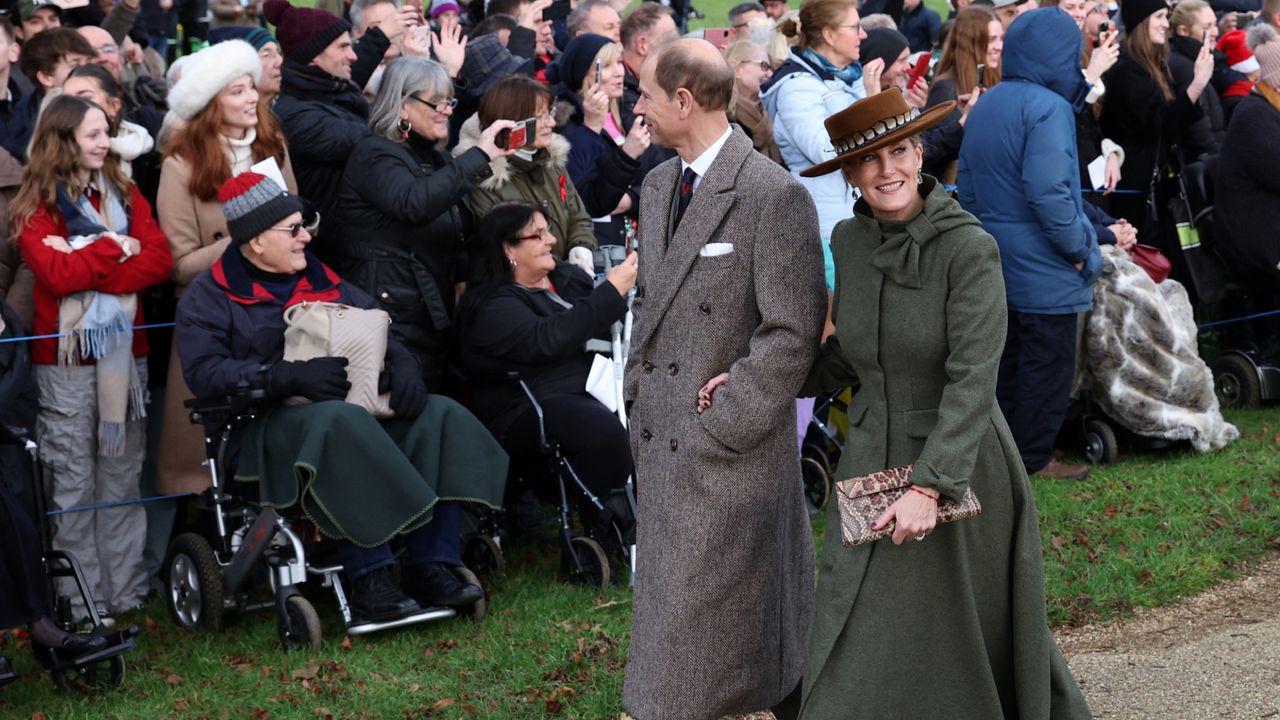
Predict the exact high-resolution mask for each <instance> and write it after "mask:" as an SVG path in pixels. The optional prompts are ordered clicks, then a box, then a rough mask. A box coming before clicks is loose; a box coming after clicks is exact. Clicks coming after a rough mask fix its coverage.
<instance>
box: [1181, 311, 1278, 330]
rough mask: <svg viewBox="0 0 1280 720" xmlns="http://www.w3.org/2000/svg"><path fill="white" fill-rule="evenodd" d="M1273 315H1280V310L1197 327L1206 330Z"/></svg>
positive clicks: (1216, 321)
mask: <svg viewBox="0 0 1280 720" xmlns="http://www.w3.org/2000/svg"><path fill="white" fill-rule="evenodd" d="M1271 315H1280V310H1268V311H1267V312H1260V313H1254V314H1252V315H1245V316H1244V317H1238V318H1231V319H1230V320H1214V321H1213V322H1207V323H1201V324H1199V325H1197V326H1196V327H1197V328H1199V329H1201V330H1203V329H1205V328H1211V327H1217V326H1218V325H1230V324H1231V323H1238V322H1244V321H1245V320H1255V319H1257V318H1261V317H1269V316H1271Z"/></svg>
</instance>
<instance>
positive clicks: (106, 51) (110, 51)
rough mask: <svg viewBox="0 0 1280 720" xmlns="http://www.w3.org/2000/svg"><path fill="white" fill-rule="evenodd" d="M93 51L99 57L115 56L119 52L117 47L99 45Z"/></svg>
mask: <svg viewBox="0 0 1280 720" xmlns="http://www.w3.org/2000/svg"><path fill="white" fill-rule="evenodd" d="M94 49H95V50H97V51H98V54H99V55H115V54H116V53H119V52H120V46H119V45H99V46H98V47H96V48H94Z"/></svg>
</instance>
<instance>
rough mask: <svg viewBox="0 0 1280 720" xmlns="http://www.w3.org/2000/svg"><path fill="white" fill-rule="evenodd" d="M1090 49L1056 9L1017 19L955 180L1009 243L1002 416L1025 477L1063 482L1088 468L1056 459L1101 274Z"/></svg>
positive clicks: (1005, 250) (974, 115) (966, 201)
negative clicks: (1083, 165)
mask: <svg viewBox="0 0 1280 720" xmlns="http://www.w3.org/2000/svg"><path fill="white" fill-rule="evenodd" d="M1073 30H1074V32H1073ZM1082 43H1083V40H1082V38H1081V35H1080V31H1079V29H1078V28H1076V25H1075V21H1074V20H1072V19H1071V16H1070V15H1068V14H1067V13H1065V12H1063V11H1062V10H1060V9H1058V8H1044V9H1040V10H1032V11H1031V12H1028V13H1026V14H1025V15H1024V16H1022V17H1019V18H1018V19H1017V20H1015V21H1014V22H1013V24H1012V25H1011V26H1010V27H1009V34H1008V35H1006V36H1005V46H1004V61H1003V75H1004V78H1003V79H1002V80H1001V81H1000V84H998V85H996V86H995V87H994V88H992V89H991V90H989V91H988V92H987V93H985V94H984V95H983V98H982V102H981V103H978V105H976V106H975V107H974V109H973V111H972V112H971V113H970V116H969V122H968V123H966V125H965V137H964V142H963V144H962V145H961V146H960V169H959V173H958V175H957V178H956V182H957V184H958V185H959V200H960V204H961V205H963V206H964V207H965V209H967V210H969V211H970V212H972V213H973V214H975V215H977V216H978V219H979V220H981V221H982V224H983V226H984V227H985V228H986V230H987V232H989V233H991V234H992V235H993V236H995V238H996V242H997V243H999V245H1000V261H1001V264H1002V266H1003V269H1004V282H1005V291H1006V294H1007V297H1008V302H1009V333H1008V336H1007V338H1006V340H1005V348H1004V356H1003V357H1002V358H1001V360H1000V379H999V383H998V385H997V395H998V399H999V401H1000V409H1001V410H1002V411H1003V412H1004V414H1005V418H1006V419H1007V420H1008V421H1009V427H1010V429H1011V430H1012V431H1013V437H1014V440H1015V441H1017V443H1018V451H1019V453H1020V454H1021V455H1022V462H1023V464H1025V465H1026V467H1027V471H1028V472H1031V473H1038V474H1041V475H1045V476H1049V477H1056V478H1065V479H1078V478H1081V477H1084V476H1085V475H1086V474H1087V473H1088V468H1087V467H1085V466H1083V465H1077V466H1071V465H1066V464H1064V463H1061V462H1058V461H1057V460H1054V459H1053V455H1052V453H1053V441H1054V438H1055V437H1056V436H1057V434H1058V430H1059V428H1060V427H1061V426H1062V421H1063V418H1064V417H1065V416H1066V410H1067V402H1068V400H1069V395H1070V392H1071V381H1072V377H1073V376H1074V372H1075V354H1076V353H1075V345H1076V314H1077V313H1080V312H1083V311H1085V310H1088V309H1089V308H1090V307H1091V306H1092V305H1093V282H1094V280H1096V279H1097V277H1098V275H1099V274H1101V272H1102V254H1101V252H1100V251H1099V249H1098V242H1097V237H1096V234H1095V232H1094V229H1093V226H1092V225H1091V223H1090V222H1089V219H1088V217H1087V216H1086V215H1085V212H1084V204H1083V201H1082V200H1081V196H1080V168H1079V162H1078V160H1077V155H1076V143H1075V132H1076V129H1075V116H1076V111H1077V110H1078V109H1079V108H1080V107H1081V106H1082V104H1083V102H1084V98H1085V95H1086V94H1087V93H1088V90H1089V86H1088V83H1086V82H1085V80H1084V77H1083V75H1082V74H1081V72H1080V53H1081V46H1082Z"/></svg>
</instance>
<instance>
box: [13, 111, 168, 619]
mask: <svg viewBox="0 0 1280 720" xmlns="http://www.w3.org/2000/svg"><path fill="white" fill-rule="evenodd" d="M108 128H109V125H108V121H107V114H106V112H104V111H103V109H102V108H100V107H98V106H97V105H95V104H94V103H92V102H90V101H88V100H85V99H83V98H79V97H75V96H73V95H65V94H64V95H60V96H58V97H56V98H54V99H53V100H52V101H50V102H49V104H48V106H47V107H46V108H45V109H44V112H43V113H42V114H41V116H40V121H39V123H38V124H37V125H36V129H35V132H34V135H33V137H32V141H31V153H30V162H29V163H28V165H27V168H26V170H25V171H24V173H23V182H22V187H21V189H20V190H18V194H17V196H15V197H14V200H13V203H12V204H11V205H10V207H9V212H10V218H11V219H12V222H13V228H14V232H15V234H16V235H18V238H19V241H18V242H19V247H20V248H21V250H22V256H23V258H24V259H25V260H26V262H27V264H28V265H29V266H30V268H31V271H32V273H33V274H34V275H35V279H36V285H35V292H34V298H35V306H36V315H35V327H34V329H35V332H36V334H37V335H45V336H57V337H56V339H55V337H47V338H43V339H40V340H36V341H35V342H33V343H32V345H31V359H32V362H33V363H34V364H35V365H36V382H37V386H38V389H39V402H40V409H39V413H38V415H37V419H36V433H37V436H38V438H39V441H40V452H41V459H42V460H43V462H44V465H45V467H46V469H47V470H48V473H49V477H50V480H51V485H50V504H51V505H52V506H53V507H54V508H56V509H64V508H72V507H82V506H87V505H96V504H102V503H118V502H121V501H127V500H133V499H136V498H137V497H138V480H139V477H140V475H141V472H142V460H143V457H144V455H145V452H146V438H145V420H144V418H145V416H146V387H147V362H146V354H147V337H146V333H145V332H144V331H142V330H134V329H133V328H134V327H136V326H139V325H142V324H143V322H144V319H143V317H142V312H141V306H140V304H139V303H138V299H137V294H138V293H139V292H141V291H142V290H144V289H146V288H147V287H149V286H151V285H154V284H156V283H161V282H164V281H165V280H166V279H167V278H168V276H169V267H170V255H169V246H168V243H167V242H166V241H165V238H164V234H163V233H162V232H161V231H160V228H159V227H158V226H157V225H156V222H155V220H154V219H152V216H151V206H150V204H148V203H147V201H146V198H144V197H143V196H142V193H141V192H139V191H138V188H137V186H136V185H134V184H133V182H132V181H131V180H129V178H128V177H126V176H125V174H124V173H123V172H121V170H120V159H119V157H118V156H116V155H115V154H114V153H112V152H111V136H110V133H109V130H108ZM145 538H146V514H145V512H144V511H143V508H142V507H141V506H140V505H126V506H123V507H110V508H105V509H101V510H96V511H93V512H76V513H68V514H65V515H60V516H59V517H58V518H57V520H56V522H55V528H54V538H53V544H54V547H56V548H58V549H60V550H69V551H71V552H72V553H74V554H75V556H76V557H77V559H78V560H79V562H80V566H81V570H82V571H83V573H84V577H85V580H86V581H87V582H88V584H89V586H90V587H91V588H92V589H93V595H94V597H95V598H97V599H98V600H99V601H101V602H102V603H104V604H105V605H106V609H107V610H108V611H109V612H120V611H124V610H128V609H132V608H134V607H136V606H137V605H138V604H139V603H141V602H142V599H143V597H144V595H145V594H146V573H145V571H144V569H143V561H142V548H143V544H144V541H145ZM69 594H70V595H71V597H72V598H73V600H72V602H73V603H77V604H78V603H79V602H80V600H79V593H77V592H70V593H69ZM76 609H78V610H80V611H81V612H84V609H83V608H78V607H77V608H76Z"/></svg>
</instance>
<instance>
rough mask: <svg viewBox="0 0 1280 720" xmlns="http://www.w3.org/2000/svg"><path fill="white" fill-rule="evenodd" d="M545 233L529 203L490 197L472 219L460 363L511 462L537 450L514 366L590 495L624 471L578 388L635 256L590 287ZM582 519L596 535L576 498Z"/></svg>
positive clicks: (624, 447)
mask: <svg viewBox="0 0 1280 720" xmlns="http://www.w3.org/2000/svg"><path fill="white" fill-rule="evenodd" d="M555 240H556V239H555V237H554V236H553V235H551V233H550V231H549V230H548V229H547V219H546V218H545V217H544V216H543V214H542V212H541V210H540V209H539V207H538V206H537V205H535V204H533V203H531V202H528V201H525V200H510V201H506V202H502V203H499V204H497V205H495V206H494V207H493V209H492V210H490V211H489V214H488V215H486V216H485V217H484V219H483V220H482V221H481V222H480V226H479V231H478V233H477V241H476V244H475V246H474V247H473V248H472V253H471V267H470V269H471V274H470V277H469V280H468V282H467V292H466V294H465V295H463V297H462V306H461V307H460V308H459V311H458V334H459V342H460V345H461V358H462V367H463V369H464V370H465V372H466V373H467V377H468V379H469V380H470V382H471V384H472V388H473V391H474V396H473V401H472V404H471V411H472V412H474V413H475V414H476V416H477V417H479V418H480V420H481V421H483V422H484V423H485V425H487V426H488V427H489V430H490V431H491V432H492V433H493V435H494V437H496V438H497V439H498V442H499V443H501V444H502V446H503V448H504V449H506V451H507V453H508V454H509V455H510V456H511V457H512V462H513V463H515V464H518V463H520V462H521V460H526V461H527V460H530V459H534V458H536V456H537V453H538V450H539V447H538V428H537V416H536V415H535V413H534V411H533V408H532V407H531V406H530V404H529V401H528V399H527V397H526V396H525V395H524V392H523V390H522V389H521V388H520V385H519V384H518V383H516V382H514V381H513V380H512V379H511V378H510V373H512V372H516V373H519V375H520V378H521V379H522V380H524V381H525V382H526V383H527V384H528V385H529V387H530V389H531V391H532V392H533V394H534V397H536V398H537V399H538V402H539V404H540V405H542V409H543V413H544V416H545V423H546V431H547V435H548V439H550V440H552V441H554V442H558V443H559V444H560V447H561V450H562V451H563V453H564V455H565V457H567V458H568V459H569V462H570V463H571V464H572V465H573V467H574V471H575V472H576V473H577V474H578V476H579V477H580V478H581V479H582V481H583V482H584V483H585V484H586V485H587V487H588V488H590V489H591V491H592V493H594V494H595V495H596V496H597V497H600V498H605V497H607V496H608V495H609V493H610V492H612V491H613V490H615V489H617V488H620V487H622V485H623V484H624V483H625V482H626V479H627V476H628V475H629V474H630V473H631V449H630V443H629V441H628V438H627V431H626V429H625V428H623V427H622V423H621V422H620V421H619V420H618V418H617V417H616V416H615V415H614V414H613V412H612V411H610V410H609V409H608V408H607V407H605V406H604V404H602V403H601V402H600V401H599V400H596V399H595V398H594V397H592V396H591V395H590V394H588V393H587V392H586V390H585V388H586V382H587V375H588V373H589V372H590V370H591V363H592V356H591V353H590V352H588V350H587V346H588V343H589V342H590V341H592V340H593V339H598V338H604V337H608V334H609V327H610V326H611V325H612V324H613V323H615V322H617V321H618V320H621V319H622V317H623V316H624V315H625V314H626V312H627V303H626V299H625V298H626V295H627V293H628V292H630V291H631V288H632V287H634V286H635V282H636V255H635V254H634V253H633V254H632V255H630V256H628V258H627V259H626V261H624V262H623V263H621V264H619V265H617V266H616V267H614V268H613V269H612V270H610V271H609V274H608V275H607V276H606V280H605V282H602V283H600V285H599V286H597V287H594V288H593V287H592V282H591V279H590V278H589V277H587V275H586V274H585V273H583V272H582V270H580V269H578V268H577V267H574V266H573V265H569V264H568V263H564V262H561V261H559V260H556V258H555V256H554V255H552V254H551V249H552V247H554V245H555ZM579 508H580V512H581V518H582V521H583V525H584V526H585V527H586V528H587V530H588V532H589V533H590V534H592V535H594V536H595V537H597V538H600V539H607V537H605V535H604V534H603V530H605V529H607V528H606V523H607V521H608V520H609V518H607V517H600V516H599V514H598V513H597V512H596V510H595V508H594V506H592V505H591V504H590V503H589V502H585V501H583V502H580V503H579Z"/></svg>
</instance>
